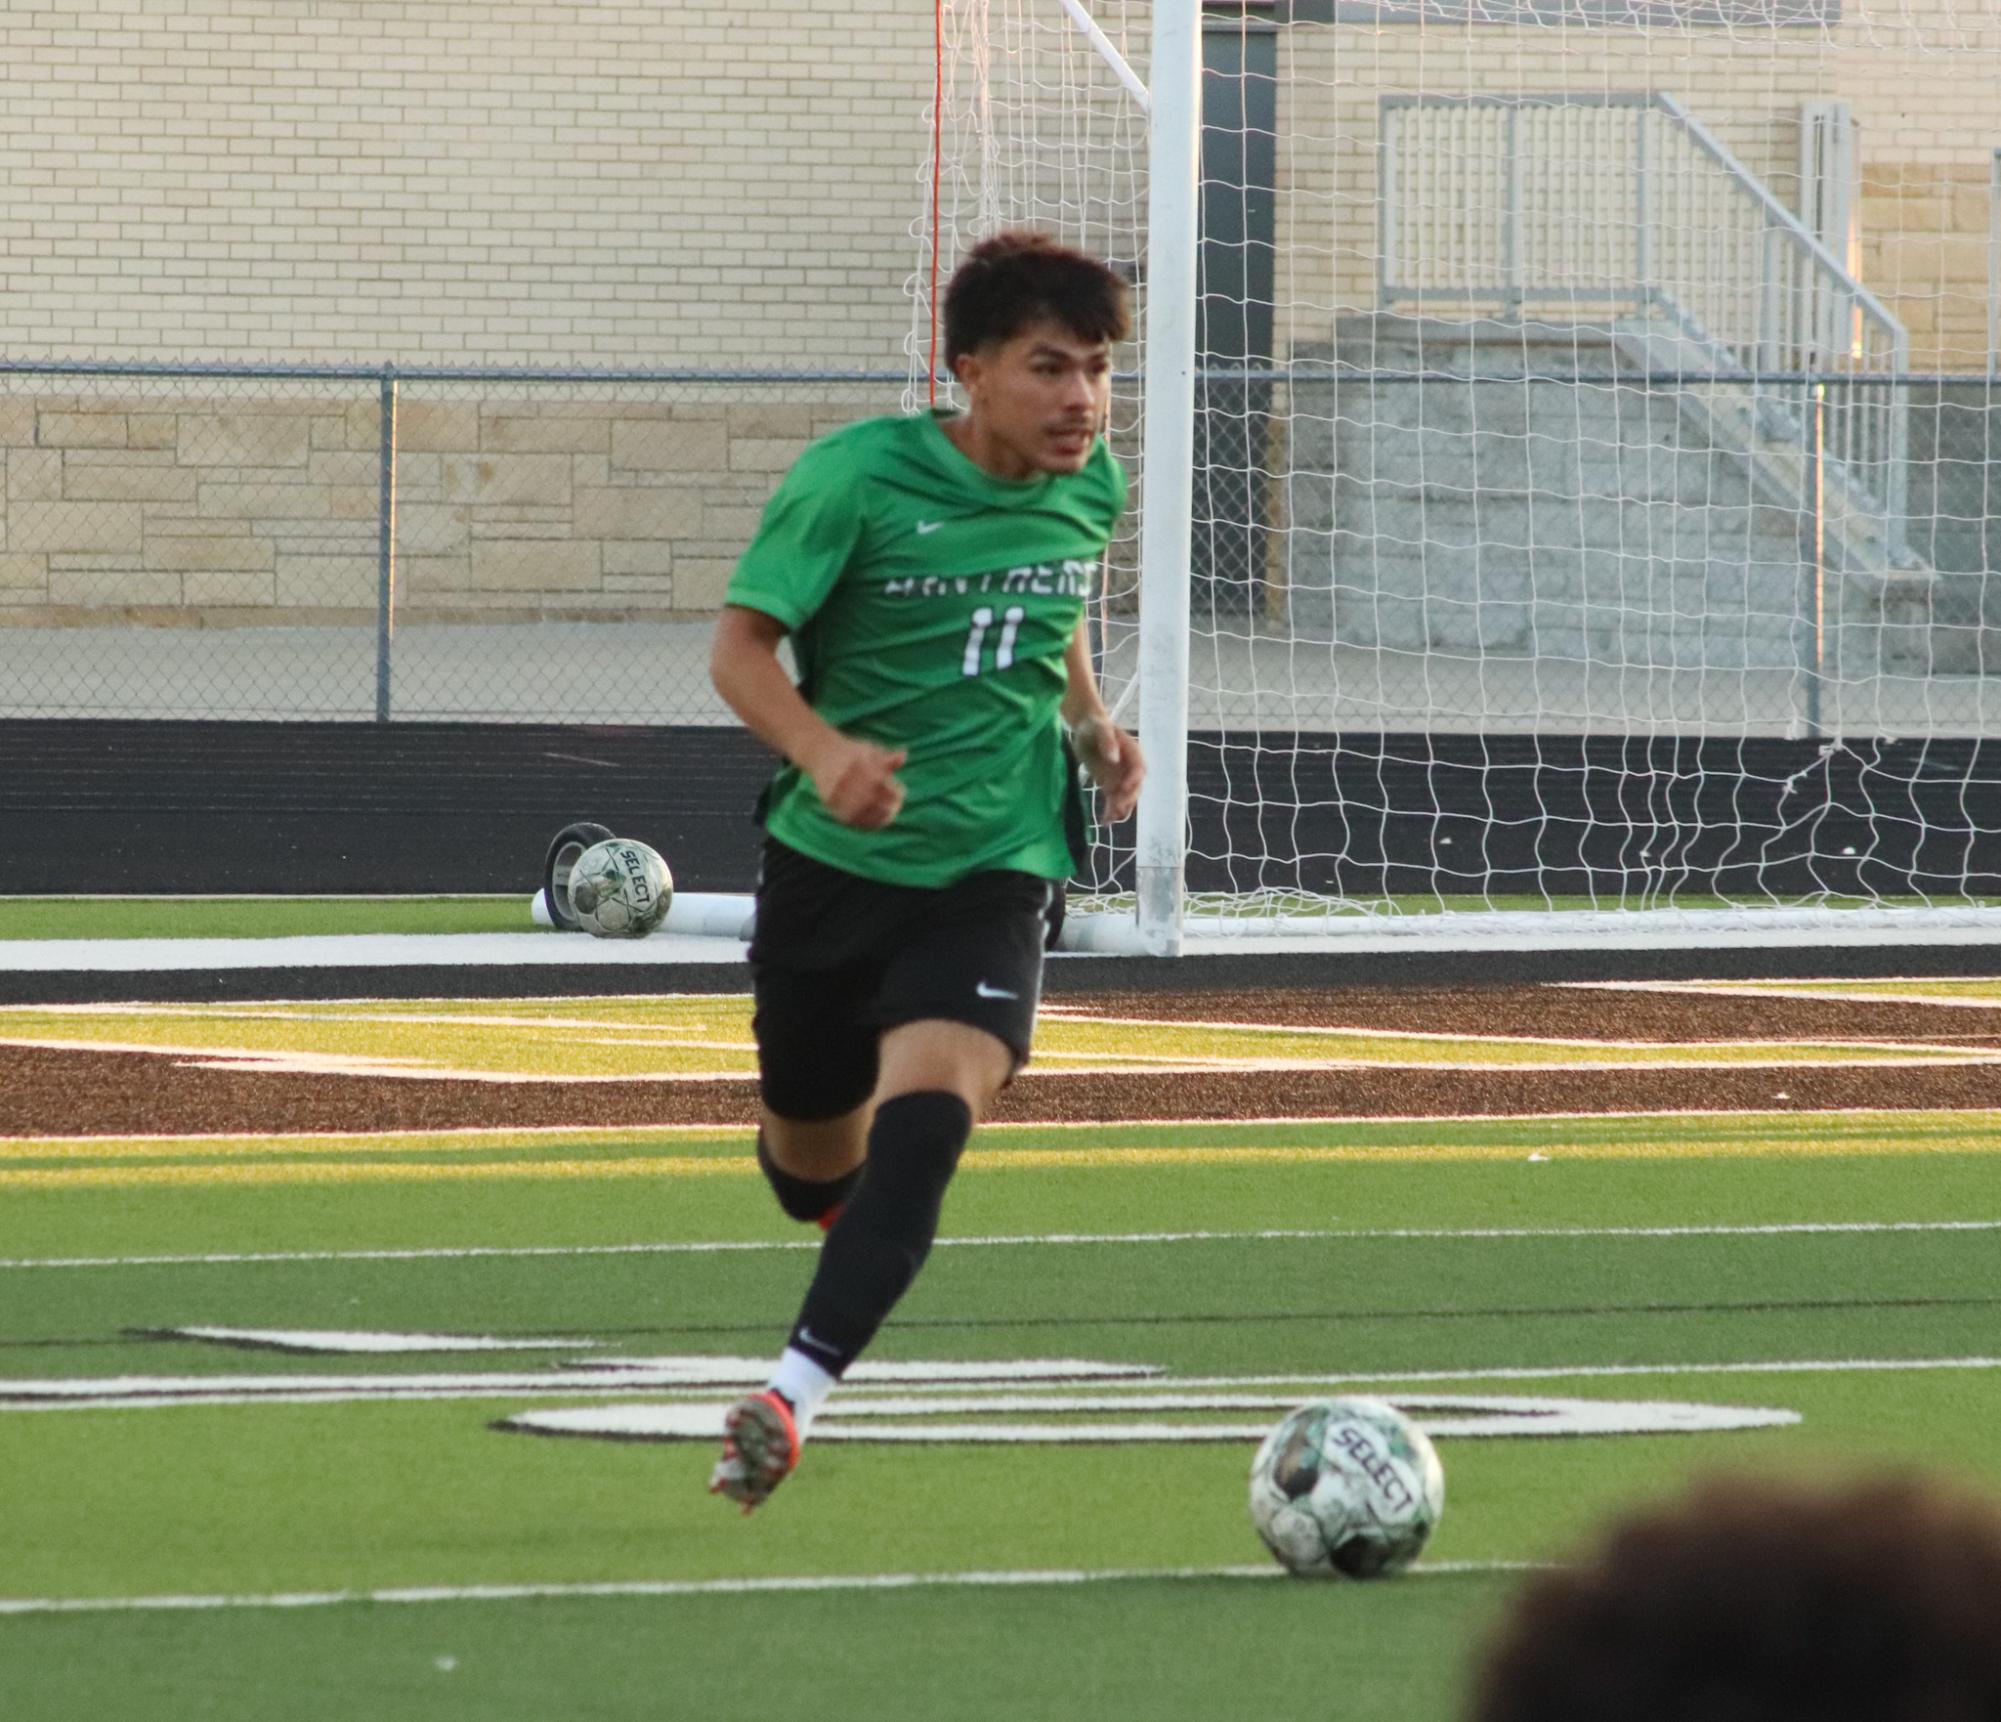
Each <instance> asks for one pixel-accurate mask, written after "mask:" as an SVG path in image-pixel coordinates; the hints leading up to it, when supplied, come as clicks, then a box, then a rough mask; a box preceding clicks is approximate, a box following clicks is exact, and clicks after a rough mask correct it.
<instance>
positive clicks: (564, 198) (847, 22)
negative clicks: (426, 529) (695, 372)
mask: <svg viewBox="0 0 2001 1722" xmlns="http://www.w3.org/2000/svg"><path fill="white" fill-rule="evenodd" d="M929 10H930V9H929V8H928V7H925V6H920V5H913V4H911V3H910V0H843V3H842V4H841V5H839V6H829V5H826V4H824V3H821V0H759V3H758V5H757V6H755V7H754V8H746V7H741V6H716V5H696V4H692V3H683V0H673V3H671V4H665V5H663V4H657V3H656V4H650V5H620V4H600V3H598V0H185V3H177V4H175V5H173V6H151V5H131V4H116V3H111V0H101V3H98V4H88V3H79V4H60V3H59V4H47V3H45V0H30V3H28V4H17V5H9V6H6V7H4V8H0V111H4V112H5V114H6V116H7V125H6V127H5V128H4V129H3V130H0V237H4V241H5V258H6V262H5V280H6V291H5V293H4V294H0V352H9V353H23V352H38V353H47V352H59V353H63V354H66V355H76V354H89V355H93V356H97V357H114V356H126V357H145V358H165V357H203V358H211V359H214V358H223V357H227V358H230V359H238V360H242V359H258V358H272V359H280V358H295V357H300V356H311V357H314V358H318V359H327V360H333V359H342V358H354V359H366V360H369V361H378V360H382V359H387V358H393V359H398V360H409V361H414V360H417V359H419V358H421V359H424V360H427V361H429V362H432V363H438V362H450V361H453V360H458V359H464V360H467V361H493V362H512V363H533V364H565V363H574V364H584V363H595V364H600V365H602V364H642V363H645V364H697V363H728V364H762V365H774V366H776V365H793V366H814V365H819V366H826V365H841V366H861V365H881V364H890V363H896V362H898V361H899V354H900V351H901V341H902V335H903V331H904V329H905V327H906V326H907V324H908V320H909V319H908V313H907V311H906V309H905V307H904V301H903V298H902V285H903V281H904V278H905V276H906V275H907V274H908V273H909V271H910V269H911V266H912V264H911V259H912V247H911V242H910V238H909V231H910V224H911V221H912V220H913V218H914V217H915V215H916V213H917V211H918V207H919V184H918V177H919V166H920V163H921V161H922V160H923V158H924V156H925V152H926V148H927V142H926V133H925V129H924V109H925V104H926V103H927V101H928V100H929V97H930V92H931V50H932V42H931V26H930V16H929Z"/></svg>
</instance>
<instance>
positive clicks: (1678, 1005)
mask: <svg viewBox="0 0 2001 1722" xmlns="http://www.w3.org/2000/svg"><path fill="white" fill-rule="evenodd" d="M1061 1008H1063V1009H1064V1010H1065V1011H1088V1012H1090V1013H1091V1014H1094V1015H1103V1016H1126V1017H1143V1018H1146V1019H1148V1020H1158V1021H1175V1020H1180V1021H1208V1022H1270V1023H1282V1024H1295V1025H1299V1026H1317V1027H1353V1028H1372V1029H1379V1030H1386V1031H1392V1032H1396V1031H1410V1030H1416V1031H1421V1032H1426V1033H1433V1034H1452V1033H1458V1034H1514V1035H1544V1036H1555V1037H1561V1038H1567V1039H1621V1040H1625V1039H1631V1040H1651V1041H1670V1042H1690V1041H1707V1040H1742V1041H1778V1040H1784V1041H1796V1040H1821V1039H1841V1040H1854V1041H1870V1040H1879V1041H1880V1040H1899V1041H1920V1042H1928V1043H1933V1044H1951V1045H1959V1046H1966V1045H1974V1046H1986V1045H2001V1022H1997V1023H1996V1024H1995V1025H1994V1026H1995V1028H1996V1030H1997V1032H1991V1033H1990V1032H1982V1031H1983V1030H1984V1029H1986V1028H1987V1026H1988V1013H1986V1012H1984V1011H1966V1010H1953V1009H1932V1008H1928V1007H1925V1006H1922V1005H1876V1004H1853V1003H1849V1002H1845V1001H1821V1000H1794V999H1770V998H1757V999H1751V998H1713V997H1708V996H1704V995H1699V994H1670V993H1639V992H1633V993H1628V992H1603V991H1596V990H1584V989H1571V988H1559V987H1531V988H1511V989H1501V988H1486V989H1458V990H1438V989H1408V990H1381V991H1345V990H1344V991H1336V992H1269V993H1266V992H1259V993H1246V994H1234V995H1231V994H1205V995H1202V996H1200V997H1186V996H1182V997H1172V996H1164V995H1160V994H1139V993H1103V994H1094V995H1076V994H1073V995H1068V996H1066V997H1065V998H1064V999H1063V1000H1062V1001H1061ZM1332 1050H1333V1049H1331V1048H1330V1052H1331V1051H1332ZM755 1101H756V1089H755V1085H754V1084H753V1083H752V1082H751V1081H749V1080H747V1079H725V1080H718V1081H702V1082H631V1083H591V1082H575V1083H569V1082H557V1081H550V1082H507V1083H488V1082H477V1081H465V1080H460V1079H439V1078H424V1077H395V1078H384V1077H378V1076H349V1075H342V1074H338V1073H334V1074H302V1073H297V1072H284V1071H268V1070H252V1069H243V1070H231V1069H227V1068H223V1069H218V1068H215V1067H214V1066H212V1065H208V1064H194V1063H191V1062H189V1061H188V1060H187V1058H186V1055H185V1054H168V1053H146V1052H97V1051H86V1050H70V1049H60V1050H58V1049H49V1048H37V1047H8V1046H0V1136H36V1135H47V1136H71V1135H127V1134H130V1135H139V1134H162V1135H184V1134H190V1135H191V1134H199V1133H203V1132H218V1133H232V1134H233V1133H238V1132H253V1133H254V1132H270V1133H272V1134H280V1133H284V1132H289V1131H348V1130H353V1131H383V1130H425V1129H465V1128H495V1127H506V1126H510V1125H530V1126H533V1125H540V1126H562V1125H622V1124H629V1125H646V1124H692V1123H715V1124H747V1123H749V1122H750V1121H751V1119H752V1117H753V1116H754V1110H755ZM1853 1107H1864V1108H1885V1109H1893V1110H1908V1109H1933V1108H1937V1109H1963V1108H1983V1109H1985V1108H2001V1064H1995V1065H1966V1066H1923V1067H1917V1068H1908V1067H1907V1068H1903V1069H1884V1068H1873V1067H1870V1066H1866V1065H1846V1066H1844V1065H1838V1064H1830V1065H1827V1066H1820V1067H1816V1066H1809V1065H1787V1066H1783V1067H1767V1068H1764V1069H1727V1068H1726V1069H1707V1070H1616V1069H1597V1070H1570V1071H1548V1070H1539V1071H1532V1070H1506V1069H1492V1070H1480V1071H1466V1070H1436V1069H1422V1068H1401V1069H1376V1070H1352V1069H1347V1070H1342V1069H1329V1070H1324V1071H1317V1070H1305V1071H1302V1070H1282V1071H1231V1072H1213V1073H1211V1072H1204V1073H1178V1072H1132V1073H1127V1072H1118V1073H1091V1074H1083V1073H1079V1074H1074V1075H1072V1074H1052V1073H1050V1072H1048V1071H1047V1070H1046V1069H1038V1070H1035V1071H1032V1072H1031V1073H1030V1075H1029V1076H1028V1077H1027V1078H1026V1079H1024V1080H1023V1081H1021V1082H1018V1083H1016V1084H1015V1086H1014V1087H1013V1088H1012V1089H1010V1090H1009V1092H1008V1093H1007V1094H1006V1095H1004V1096H1003V1097H1002V1100H1001V1103H1000V1105H999V1107H998V1108H997V1109H996V1112H995V1117H996V1118H997V1119H1002V1120H1010V1121H1015V1122H1033V1121H1041V1120H1047V1121H1062V1122H1092V1121H1100V1120H1102V1121H1106V1122H1111V1121H1119V1120H1143V1119H1149V1118H1215V1119H1236V1118H1283V1117H1288V1116H1352V1117H1373V1118H1399V1117H1426V1116H1441V1115H1459V1116H1494V1117H1509V1116H1521V1115H1523V1114H1529V1113H1543V1112H1576V1113H1608V1112H1719V1111H1747V1110H1748V1111H1763V1110H1789V1111H1799V1112H1811V1111H1819V1110H1825V1109H1837V1108H1853Z"/></svg>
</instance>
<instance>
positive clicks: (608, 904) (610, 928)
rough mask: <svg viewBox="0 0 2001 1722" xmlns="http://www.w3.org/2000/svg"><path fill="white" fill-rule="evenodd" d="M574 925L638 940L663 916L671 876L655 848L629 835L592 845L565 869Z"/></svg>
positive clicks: (601, 934) (669, 898) (668, 900)
mask: <svg viewBox="0 0 2001 1722" xmlns="http://www.w3.org/2000/svg"><path fill="white" fill-rule="evenodd" d="M569 897H570V909H571V912H572V913H573V914H574V915H575V916H576V919H577V925H578V926H580V927H582V928H583V930H584V931H585V932H587V933H593V934H595V935H596V936H597V937H598V938H601V939H639V938H644V937H645V936H646V935H647V934H648V933H650V932H652V931H653V930H654V929H655V928H656V927H658V926H659V925H660V923H661V922H662V921H664V920H666V918H667V910H668V908H669V907H670V906H671V904H672V903H673V900H674V878H673V875H672V874H671V873H669V872H668V870H667V863H666V862H665V861H664V860H663V859H661V856H660V853H659V851H658V850H655V849H653V848H650V847H649V846H648V845H646V844H644V843H640V842H637V841H635V840H634V839H632V838H630V837H614V838H610V839H607V840H606V841H604V842H602V843H595V844H593V845H592V846H591V847H590V848H588V849H586V850H585V851H584V852H583V853H582V854H581V855H579V856H578V857H577V860H576V865H575V866H574V867H572V868H571V870H570V879H569Z"/></svg>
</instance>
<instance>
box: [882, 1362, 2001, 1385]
mask: <svg viewBox="0 0 2001 1722" xmlns="http://www.w3.org/2000/svg"><path fill="white" fill-rule="evenodd" d="M1933 1369H1951V1370H1973V1371H1982V1370H1990V1369H2001V1357H1840V1358H1810V1359H1803V1358H1784V1359H1775V1360H1768V1361H1765V1362H1749V1363H1567V1364H1549V1365H1538V1366H1536V1367H1533V1368H1520V1369H1459V1370H1450V1369H1407V1370H1376V1371H1373V1372H1365V1373H1360V1374H1355V1375H1340V1374H1327V1373H1322V1374H1319V1375H1221V1376H1202V1375H1194V1376H1190V1377H1188V1378H1187V1379H1186V1380H1182V1379H1181V1378H1179V1377H1177V1378H1176V1379H1175V1386H1177V1387H1181V1388H1187V1389H1189V1390H1191V1391H1192V1390H1194V1389H1196V1388H1205V1387H1229V1388H1244V1387H1302V1388H1323V1387H1330V1386H1338V1387H1347V1386H1354V1385H1364V1386H1415V1385H1419V1384H1423V1383H1446V1384H1449V1383H1453V1382H1460V1381H1611V1380H1619V1379H1623V1378H1625V1377H1628V1376H1636V1375H1881V1374H1904V1373H1907V1372H1923V1371H1925V1370H1933ZM1105 1385H1106V1386H1116V1385H1117V1384H1116V1383H1114V1382H1108V1383H1106V1384H1105ZM1147 1385H1149V1386H1153V1385H1156V1384H1154V1383H1148V1384H1147ZM909 1391H912V1392H922V1391H923V1389H922V1388H913V1389H910V1390H909Z"/></svg>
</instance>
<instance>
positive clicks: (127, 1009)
mask: <svg viewBox="0 0 2001 1722" xmlns="http://www.w3.org/2000/svg"><path fill="white" fill-rule="evenodd" d="M44 1012H46V1013H50V1014H55V1013H60V1014H62V1015H64V1016H129V1017H141V1018H146V1017H160V1018H166V1019H169V1020H173V1021H183V1022H185V1021H193V1022H282V1023H290V1024H292V1025H293V1026H295V1027H306V1028H311V1027H318V1026H321V1025H323V1024H326V1023H374V1024H377V1025H381V1026H386V1027H390V1028H401V1027H404V1026H405V1025H410V1026H423V1027H432V1028H538V1029H539V1028H571V1029H584V1030H592V1031H596V1030H613V1029H618V1030H624V1029H630V1030H631V1031H633V1032H634V1033H636V1034H658V1033H663V1032H666V1031H669V1030H675V1029H679V1030H693V1029H702V1028H706V1027H707V1026H708V1025H707V1024H706V1023H699V1022H694V1023H673V1022H619V1021H617V1020H616V1019H613V1018H606V1017H567V1016H521V1015H517V1014H515V1013H513V1012H491V1013H481V1012H475V1011H464V1010H460V1011H390V1010H354V1009H351V1008H349V1007H347V1006H345V1005H342V1004H332V1003H330V1004H328V1005H327V1006H326V1007H325V1008H323V1009H314V1008H312V1007H311V1006H307V1005H292V1006H285V1007H278V1006H270V1005H249V1006H234V1005H181V1004H88V1005H66V1004H45V1005H5V1006H0V1022H4V1021H5V1020H6V1019H7V1017H9V1016H34V1015H38V1014H41V1013H44Z"/></svg>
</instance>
